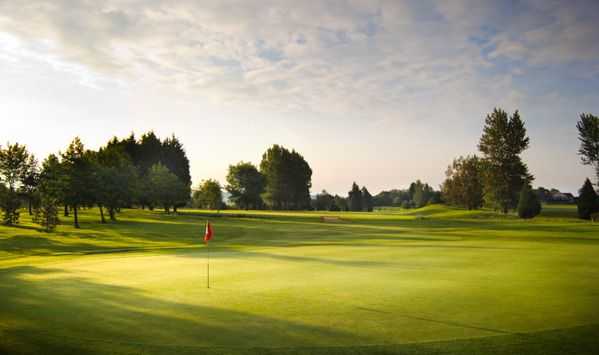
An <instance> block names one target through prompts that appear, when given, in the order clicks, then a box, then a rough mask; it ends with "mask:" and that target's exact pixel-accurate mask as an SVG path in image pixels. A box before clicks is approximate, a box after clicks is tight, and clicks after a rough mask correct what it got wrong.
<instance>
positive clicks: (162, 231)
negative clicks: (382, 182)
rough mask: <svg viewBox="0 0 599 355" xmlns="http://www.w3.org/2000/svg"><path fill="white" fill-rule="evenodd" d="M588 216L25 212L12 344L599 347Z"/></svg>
mask: <svg viewBox="0 0 599 355" xmlns="http://www.w3.org/2000/svg"><path fill="white" fill-rule="evenodd" d="M325 214H328V215H332V216H338V217H340V218H341V220H340V221H339V222H335V223H323V222H321V219H320V217H321V216H323V215H325ZM574 216H575V209H573V208H572V207H571V206H546V207H545V210H544V212H543V215H541V216H540V217H538V218H536V219H534V220H532V221H523V220H520V219H517V218H515V217H514V216H510V215H508V216H502V215H497V214H495V213H494V212H492V211H486V210H483V211H466V210H460V209H450V208H447V207H444V206H437V205H434V206H428V207H426V208H423V209H419V210H409V211H404V210H382V211H378V212H376V213H370V214H368V213H327V212H325V213H323V212H280V213H279V212H265V211H223V212H222V213H220V214H218V215H216V214H215V213H214V212H210V211H198V210H184V211H181V214H180V215H177V216H174V215H170V216H167V215H163V214H161V213H159V212H149V211H140V210H126V211H124V212H123V213H122V214H121V215H119V222H118V223H115V224H105V225H102V224H100V223H99V222H98V221H99V216H98V214H97V211H96V210H95V209H91V210H85V211H83V213H82V214H81V218H82V227H83V228H82V229H81V230H75V229H73V228H72V227H70V225H62V226H60V227H59V230H58V231H57V232H56V233H51V234H47V233H43V232H40V231H39V230H38V228H37V227H36V226H35V225H33V224H31V223H30V222H29V221H28V220H27V216H26V213H23V214H22V217H23V223H22V225H20V226H19V227H16V228H9V227H0V352H5V353H10V354H18V353H56V354H69V353H72V354H80V353H97V354H113V353H121V354H140V353H143V354H162V353H165V354H185V353H208V354H275V353H277V354H278V353H283V354H389V353H399V354H429V353H435V354H500V353H501V354H503V353H526V354H566V353H567V354H595V353H599V340H598V339H599V338H598V335H599V325H598V323H599V321H598V320H599V283H598V282H597V280H598V277H599V225H597V224H592V223H589V222H585V221H580V220H577V219H575V218H574ZM206 219H209V220H210V221H211V222H212V223H213V225H214V229H215V239H214V241H213V242H212V243H211V244H210V247H209V248H210V254H211V255H210V257H211V280H212V288H210V289H207V288H206V285H205V282H206V256H207V248H206V247H204V246H203V245H202V243H201V238H202V234H203V223H204V222H205V220H206ZM64 222H65V223H69V222H71V221H70V220H69V219H68V218H66V219H65V221H64Z"/></svg>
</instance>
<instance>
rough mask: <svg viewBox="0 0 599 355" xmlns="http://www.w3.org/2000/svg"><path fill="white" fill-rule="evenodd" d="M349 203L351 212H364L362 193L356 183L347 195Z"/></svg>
mask: <svg viewBox="0 0 599 355" xmlns="http://www.w3.org/2000/svg"><path fill="white" fill-rule="evenodd" d="M347 195H348V196H347V201H348V205H349V210H350V211H362V191H361V190H360V187H359V186H358V184H356V183H355V182H354V183H353V184H352V187H351V190H350V191H349V192H348V194H347Z"/></svg>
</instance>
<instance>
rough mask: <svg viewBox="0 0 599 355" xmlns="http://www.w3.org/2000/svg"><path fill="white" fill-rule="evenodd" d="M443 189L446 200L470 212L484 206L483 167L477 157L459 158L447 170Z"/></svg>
mask: <svg viewBox="0 0 599 355" xmlns="http://www.w3.org/2000/svg"><path fill="white" fill-rule="evenodd" d="M445 175H446V179H445V181H444V182H443V185H442V187H441V189H442V194H443V198H444V200H445V201H446V202H447V203H448V204H450V205H455V206H461V207H465V208H467V209H469V210H472V209H477V208H480V207H482V205H483V165H482V162H481V160H480V159H479V158H478V157H477V156H476V155H473V156H467V157H465V158H464V157H459V158H457V159H454V160H453V163H452V165H450V166H449V167H448V168H447V172H446V173H445Z"/></svg>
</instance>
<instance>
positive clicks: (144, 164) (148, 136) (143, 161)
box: [137, 131, 164, 176]
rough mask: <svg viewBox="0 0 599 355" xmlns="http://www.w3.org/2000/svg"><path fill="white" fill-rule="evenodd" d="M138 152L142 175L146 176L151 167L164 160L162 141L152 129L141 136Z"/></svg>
mask: <svg viewBox="0 0 599 355" xmlns="http://www.w3.org/2000/svg"><path fill="white" fill-rule="evenodd" d="M137 154H138V162H139V163H138V168H139V173H140V175H141V176H146V174H147V173H148V171H149V170H150V168H152V167H153V166H154V165H156V164H158V163H160V162H161V161H162V160H161V158H162V142H160V139H158V137H156V134H154V132H152V131H150V132H147V133H145V134H143V135H142V136H141V140H140V142H139V146H138V149H137ZM163 165H164V164H163Z"/></svg>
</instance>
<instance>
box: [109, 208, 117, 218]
mask: <svg viewBox="0 0 599 355" xmlns="http://www.w3.org/2000/svg"><path fill="white" fill-rule="evenodd" d="M108 215H110V220H111V221H116V217H115V216H114V208H112V207H111V208H109V209H108Z"/></svg>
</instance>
